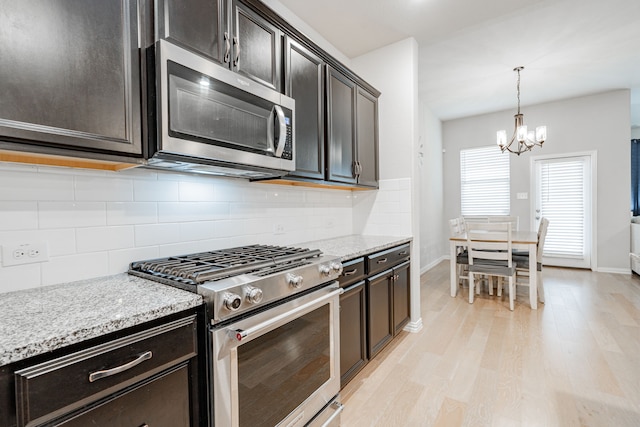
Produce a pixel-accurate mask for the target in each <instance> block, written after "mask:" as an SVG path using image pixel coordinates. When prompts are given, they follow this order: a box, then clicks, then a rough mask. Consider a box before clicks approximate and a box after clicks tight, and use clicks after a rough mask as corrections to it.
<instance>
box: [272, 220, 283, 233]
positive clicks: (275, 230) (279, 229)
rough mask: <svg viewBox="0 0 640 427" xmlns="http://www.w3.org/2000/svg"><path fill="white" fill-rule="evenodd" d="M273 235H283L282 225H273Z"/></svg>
mask: <svg viewBox="0 0 640 427" xmlns="http://www.w3.org/2000/svg"><path fill="white" fill-rule="evenodd" d="M273 234H284V224H282V223H276V224H273Z"/></svg>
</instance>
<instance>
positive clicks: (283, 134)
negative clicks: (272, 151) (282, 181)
mask: <svg viewBox="0 0 640 427" xmlns="http://www.w3.org/2000/svg"><path fill="white" fill-rule="evenodd" d="M273 109H274V110H275V112H276V117H277V118H278V126H279V127H280V134H279V135H278V145H277V146H276V157H282V152H283V151H284V146H285V144H286V142H287V124H286V123H285V117H284V111H283V110H282V107H281V106H279V105H275V106H274V107H273Z"/></svg>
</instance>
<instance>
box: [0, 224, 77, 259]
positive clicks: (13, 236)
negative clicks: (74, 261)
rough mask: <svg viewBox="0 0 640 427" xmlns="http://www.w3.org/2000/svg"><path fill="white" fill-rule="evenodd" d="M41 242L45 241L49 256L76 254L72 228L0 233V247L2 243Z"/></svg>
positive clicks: (74, 235)
mask: <svg viewBox="0 0 640 427" xmlns="http://www.w3.org/2000/svg"><path fill="white" fill-rule="evenodd" d="M42 241H46V242H47V243H48V245H49V256H61V255H71V254H74V253H75V252H76V232H75V229H73V228H60V229H57V228H56V229H50V230H20V231H1V232H0V245H1V244H3V242H16V243H30V242H42Z"/></svg>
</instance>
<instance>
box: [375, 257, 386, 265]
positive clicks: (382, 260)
mask: <svg viewBox="0 0 640 427" xmlns="http://www.w3.org/2000/svg"><path fill="white" fill-rule="evenodd" d="M376 262H377V263H378V264H384V263H385V262H387V259H386V258H381V259H379V260H378V261H376Z"/></svg>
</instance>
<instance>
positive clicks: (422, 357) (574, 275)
mask: <svg viewBox="0 0 640 427" xmlns="http://www.w3.org/2000/svg"><path fill="white" fill-rule="evenodd" d="M543 274H544V276H543V277H544V287H545V292H546V304H539V305H538V307H539V308H538V310H537V311H534V310H531V309H530V308H529V304H528V294H527V292H528V289H527V288H526V287H524V288H522V289H521V290H520V291H519V292H518V295H517V300H516V307H515V310H514V311H513V312H510V311H509V302H508V299H507V298H506V297H505V296H503V297H502V299H498V298H497V297H495V296H493V297H490V296H488V295H484V294H483V295H481V296H480V297H479V298H476V300H475V302H474V303H473V304H469V303H468V300H467V298H468V291H467V288H464V289H462V292H459V293H458V296H457V297H456V298H451V296H450V295H449V267H448V262H443V263H441V264H439V265H438V266H437V267H435V268H433V269H432V270H430V271H428V272H427V273H425V274H424V275H423V276H422V278H421V291H420V292H421V301H422V321H423V323H424V327H423V329H422V330H421V331H420V332H419V333H408V332H402V333H401V335H400V336H398V337H397V338H396V339H395V340H394V341H392V343H391V344H390V345H389V346H387V348H385V349H384V350H383V351H382V353H380V354H379V355H378V357H376V359H374V360H373V361H371V362H370V363H369V364H368V365H367V366H366V367H365V368H364V369H363V370H362V371H361V372H360V373H359V374H358V375H357V376H356V377H355V378H354V379H353V380H352V381H351V382H350V383H349V384H348V385H347V386H346V387H345V388H344V389H343V390H342V392H341V396H342V402H343V403H344V404H345V410H344V412H343V415H342V425H343V426H344V427H356V426H385V427H387V426H445V427H456V426H544V427H548V426H562V427H564V426H607V427H609V426H612V427H613V426H615V427H619V426H630V427H638V426H640V278H639V277H638V276H636V275H634V276H629V275H622V274H608V273H593V272H591V271H585V270H575V269H561V268H550V267H549V268H548V267H545V268H544V272H543Z"/></svg>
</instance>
